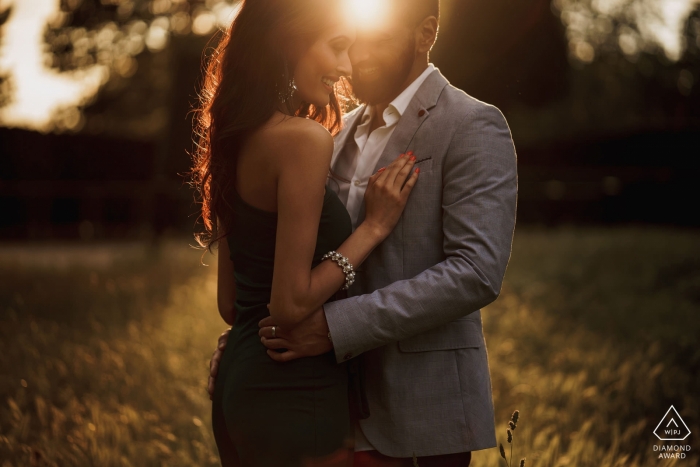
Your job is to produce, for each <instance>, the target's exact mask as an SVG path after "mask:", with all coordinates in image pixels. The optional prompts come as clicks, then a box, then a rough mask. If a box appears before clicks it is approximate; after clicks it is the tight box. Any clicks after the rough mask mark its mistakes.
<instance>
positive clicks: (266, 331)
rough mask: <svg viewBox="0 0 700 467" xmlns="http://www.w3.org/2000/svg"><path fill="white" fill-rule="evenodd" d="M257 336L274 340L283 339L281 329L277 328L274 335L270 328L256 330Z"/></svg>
mask: <svg viewBox="0 0 700 467" xmlns="http://www.w3.org/2000/svg"><path fill="white" fill-rule="evenodd" d="M258 336H260V337H267V338H268V339H276V338H279V337H282V338H284V337H285V336H284V333H283V332H282V328H280V327H279V326H275V333H274V334H272V326H265V327H264V328H260V329H259V330H258Z"/></svg>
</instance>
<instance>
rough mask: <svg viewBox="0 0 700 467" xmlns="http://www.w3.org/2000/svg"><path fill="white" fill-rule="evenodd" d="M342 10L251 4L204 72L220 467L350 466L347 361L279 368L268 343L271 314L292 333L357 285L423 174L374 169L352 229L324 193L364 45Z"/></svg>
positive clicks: (405, 165)
mask: <svg viewBox="0 0 700 467" xmlns="http://www.w3.org/2000/svg"><path fill="white" fill-rule="evenodd" d="M341 4H342V1H341V0H294V1H289V0H247V1H245V2H244V3H243V4H242V7H241V9H240V11H239V13H238V16H237V17H236V19H235V20H234V22H233V24H232V25H231V27H230V28H229V29H228V30H227V31H226V33H225V34H224V36H223V38H222V40H221V42H220V43H219V45H218V47H217V48H216V49H215V51H214V55H213V57H212V59H211V60H210V63H209V65H208V68H207V73H206V75H205V79H204V83H203V90H202V94H201V100H202V102H201V103H202V106H201V108H200V109H199V111H198V113H197V130H198V131H197V134H198V137H199V141H198V145H197V150H196V152H195V154H194V169H193V172H192V174H193V180H194V184H195V186H196V188H197V189H198V191H199V194H200V195H201V202H202V216H203V219H204V224H205V226H206V229H207V232H206V234H204V235H200V236H198V240H199V242H200V244H201V245H202V246H205V247H207V248H208V249H210V248H211V246H212V245H213V244H214V243H215V242H218V244H219V266H218V272H219V278H218V303H219V310H220V313H221V315H222V317H223V318H224V320H225V321H226V322H227V323H229V324H231V325H232V326H233V327H232V330H231V332H230V334H229V336H228V341H227V346H226V349H225V351H224V355H223V356H222V359H221V363H220V367H219V372H218V378H217V382H216V389H215V391H214V394H213V396H212V401H213V404H212V423H213V429H214V434H215V437H216V443H217V447H218V449H219V454H220V456H221V462H222V465H224V466H234V465H235V466H246V467H253V466H300V465H329V464H328V462H330V461H331V460H335V461H336V462H337V461H340V462H341V464H342V465H351V463H352V453H353V449H352V435H353V432H352V421H351V420H350V407H349V402H348V372H347V367H346V364H340V365H339V364H337V363H336V362H335V358H334V356H333V352H328V353H326V354H324V355H320V356H317V357H311V358H302V359H297V360H294V361H292V362H285V363H281V362H276V361H275V360H273V359H271V358H270V357H269V356H268V355H267V353H266V350H267V349H266V348H265V347H264V346H263V345H262V343H261V342H260V339H259V337H258V321H260V320H261V319H262V318H264V317H266V316H267V315H268V313H269V314H270V315H271V316H272V317H273V318H275V321H276V322H277V323H279V324H280V326H281V327H286V326H289V327H291V326H294V325H296V324H298V323H300V322H301V321H303V320H304V319H305V318H306V317H307V316H309V314H310V313H311V312H313V311H314V310H316V309H317V308H318V307H320V306H321V305H322V304H323V303H325V302H327V301H329V300H332V299H333V297H334V294H336V292H338V291H339V289H341V288H347V286H349V284H351V283H352V280H353V273H352V268H351V267H350V266H347V264H348V263H349V264H350V265H352V266H354V267H355V268H356V267H357V266H359V265H360V264H361V263H362V262H363V261H364V260H365V258H366V257H367V256H368V255H369V254H370V252H371V251H372V250H373V249H374V248H375V247H376V246H377V245H378V244H379V243H381V242H382V241H383V240H384V239H385V238H386V237H387V236H388V235H389V233H390V232H391V230H392V229H393V228H394V227H395V225H396V223H397V222H398V219H399V216H400V215H401V213H402V211H403V208H404V206H405V204H406V201H407V199H408V196H409V194H410V192H411V190H412V188H413V186H414V185H415V183H416V181H417V178H418V171H412V168H413V163H414V162H413V161H414V160H415V158H408V157H398V158H397V159H396V160H395V161H394V162H393V163H392V164H390V165H389V166H388V167H387V168H386V170H384V169H381V170H380V171H378V172H377V173H376V174H374V175H373V176H372V177H371V179H370V181H369V183H368V188H367V192H366V195H365V203H366V216H365V220H364V222H363V223H362V224H361V225H359V226H358V227H357V228H356V229H355V231H354V232H353V231H352V226H351V221H350V216H349V214H348V212H347V210H346V209H345V207H344V205H343V204H342V202H341V201H340V199H339V198H338V197H337V195H336V193H335V192H333V191H332V190H325V184H326V181H327V177H328V174H329V170H330V160H331V155H332V152H333V137H332V134H334V133H336V132H337V131H338V130H339V127H340V125H341V110H340V105H339V102H338V98H337V96H336V94H335V91H334V87H338V86H336V84H337V83H338V81H339V80H340V78H341V77H342V76H348V75H350V74H351V69H350V60H349V57H348V49H349V47H350V46H351V44H352V42H353V40H354V30H353V28H352V26H351V25H349V24H347V23H346V22H345V21H344V19H343V14H342V13H343V10H342V8H341ZM324 190H325V191H324ZM333 252H336V254H335V255H334V257H331V258H328V260H324V258H326V256H328V255H326V254H327V253H333ZM268 303H269V304H270V306H269V310H268V308H267V304H268ZM312 460H315V461H316V463H315V464H306V463H305V461H312ZM318 462H321V463H320V464H319V463H318ZM324 462H325V463H324ZM335 465H338V464H335Z"/></svg>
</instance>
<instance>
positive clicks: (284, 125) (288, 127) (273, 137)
mask: <svg viewBox="0 0 700 467" xmlns="http://www.w3.org/2000/svg"><path fill="white" fill-rule="evenodd" d="M251 142H252V143H254V144H255V145H256V146H258V147H260V148H261V149H263V150H264V151H265V152H266V153H268V154H270V155H273V157H274V158H276V159H277V158H279V159H278V161H279V162H280V163H284V162H285V161H290V160H297V161H298V160H299V158H304V159H306V158H311V159H314V160H315V161H316V162H317V163H320V164H330V159H331V156H332V155H333V145H334V143H333V136H332V135H331V134H330V132H329V131H328V130H327V129H326V128H325V127H324V126H323V125H321V124H320V123H318V122H316V121H314V120H310V119H307V118H299V117H286V118H284V119H282V118H276V119H271V121H269V122H268V123H266V124H265V125H264V126H263V127H261V128H260V129H259V130H258V131H257V132H256V134H255V135H254V136H253V138H252V141H251ZM309 162H310V161H309Z"/></svg>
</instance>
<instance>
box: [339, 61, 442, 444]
mask: <svg viewBox="0 0 700 467" xmlns="http://www.w3.org/2000/svg"><path fill="white" fill-rule="evenodd" d="M433 71H435V66H433V64H432V63H430V64H428V68H426V69H425V71H424V72H423V73H422V74H421V75H420V76H419V77H418V78H416V79H415V81H413V83H411V84H410V85H409V86H408V87H407V88H406V89H404V91H403V92H402V93H401V94H399V95H398V96H397V97H396V99H394V100H393V101H392V102H391V104H389V106H388V107H387V108H386V109H385V110H384V114H383V116H384V123H385V124H384V126H381V127H379V128H377V129H376V130H374V131H373V132H372V134H370V133H369V128H370V125H371V122H372V119H373V118H374V109H373V108H372V107H371V106H369V105H368V106H367V107H366V108H365V111H364V113H363V114H362V117H361V118H362V120H360V124H359V125H358V126H357V130H356V131H355V147H353V148H351V149H348V151H345V154H346V156H347V159H345V160H343V161H342V162H341V164H337V162H338V161H337V160H336V158H337V156H338V154H340V153H341V152H343V151H336V153H335V154H334V156H333V157H334V158H333V160H332V161H331V167H333V170H334V171H336V169H338V170H337V171H338V172H341V174H340V175H342V176H343V177H344V178H347V179H349V180H350V183H347V182H344V181H342V180H338V184H339V185H340V190H339V193H338V195H339V197H340V199H341V200H342V201H343V202H344V203H345V207H346V208H347V210H348V212H349V213H350V218H351V219H352V229H353V231H354V230H355V229H356V228H357V218H358V215H359V212H360V208H361V207H362V202H363V201H364V197H365V190H367V183H368V181H369V177H370V176H371V175H372V171H373V170H374V166H375V165H377V161H378V160H379V158H380V157H381V155H382V152H384V148H385V147H386V144H387V143H388V142H389V138H391V135H392V133H393V132H394V130H395V129H396V125H397V124H398V122H399V119H400V118H401V116H402V115H403V114H404V112H405V111H406V109H407V108H408V105H409V104H410V103H411V100H412V99H413V96H414V95H415V94H416V91H418V88H420V86H421V84H423V81H425V80H426V78H427V77H428V75H430V73H432V72H433ZM348 141H350V140H348ZM397 157H399V155H398V154H396V155H395V156H394V159H395V158H397ZM353 167H354V173H353ZM374 449H375V447H374V446H372V444H371V443H370V442H369V440H368V439H367V438H366V437H365V435H364V433H363V432H362V429H361V428H360V425H359V423H356V424H355V451H369V450H374Z"/></svg>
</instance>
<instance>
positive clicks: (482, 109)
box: [323, 104, 517, 362]
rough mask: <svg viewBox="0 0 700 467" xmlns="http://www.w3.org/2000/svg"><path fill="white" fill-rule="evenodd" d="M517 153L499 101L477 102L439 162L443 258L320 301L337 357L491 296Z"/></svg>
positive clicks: (501, 260) (509, 234) (468, 309)
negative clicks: (368, 289)
mask: <svg viewBox="0 0 700 467" xmlns="http://www.w3.org/2000/svg"><path fill="white" fill-rule="evenodd" d="M516 159H517V156H516V153H515V147H514V145H513V140H512V138H511V134H510V129H509V127H508V124H507V122H506V120H505V117H504V116H503V114H502V113H501V111H500V110H499V109H498V108H496V107H494V106H492V105H489V104H481V105H479V106H477V107H475V108H473V109H472V110H471V111H470V112H468V113H467V114H466V115H465V116H464V118H463V119H462V121H461V123H460V124H459V126H458V128H457V130H456V132H455V133H454V136H453V139H452V141H451V143H450V146H449V149H448V152H447V154H446V155H445V158H444V161H443V173H442V177H443V188H442V190H443V192H442V194H443V199H442V209H443V215H442V229H443V234H444V239H443V250H444V254H445V260H444V261H442V262H440V263H438V264H435V265H434V266H432V267H430V268H428V269H426V270H424V271H423V272H421V273H420V274H418V275H416V276H415V277H412V278H410V279H405V280H400V281H396V282H394V283H392V284H390V285H388V286H386V287H384V288H382V289H378V290H375V291H374V292H372V293H369V294H364V295H358V296H353V297H349V298H346V299H343V300H338V301H334V302H329V303H326V304H324V305H323V308H324V311H325V315H326V320H327V321H328V327H329V329H330V332H331V336H332V338H333V346H334V351H335V355H336V360H337V362H341V361H344V360H348V359H350V358H353V357H356V356H357V355H360V354H362V353H363V352H366V351H368V350H371V349H374V348H376V347H380V346H383V345H386V344H388V343H390V342H393V341H399V340H402V339H405V338H408V337H410V336H413V335H416V334H420V333H423V332H425V331H428V330H430V329H432V328H435V327H438V326H440V325H443V324H446V323H449V322H451V321H454V320H456V319H458V318H460V317H463V316H466V315H468V314H470V313H472V312H474V311H477V310H479V309H480V308H482V307H484V306H486V305H488V304H489V303H492V302H493V301H494V300H496V298H497V297H498V295H499V294H500V291H501V285H502V282H503V277H504V275H505V271H506V266H507V265H508V261H509V259H510V253H511V246H512V241H513V233H514V230H515V217H516V206H517V160H516Z"/></svg>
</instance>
